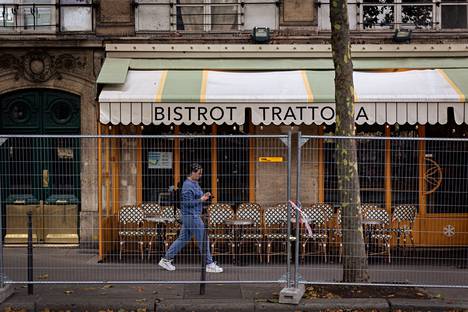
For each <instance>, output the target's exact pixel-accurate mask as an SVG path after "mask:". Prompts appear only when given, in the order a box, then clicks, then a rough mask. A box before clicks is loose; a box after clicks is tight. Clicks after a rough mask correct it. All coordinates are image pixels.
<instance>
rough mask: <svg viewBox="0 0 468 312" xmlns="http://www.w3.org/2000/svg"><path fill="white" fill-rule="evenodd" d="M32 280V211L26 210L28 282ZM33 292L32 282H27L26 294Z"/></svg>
mask: <svg viewBox="0 0 468 312" xmlns="http://www.w3.org/2000/svg"><path fill="white" fill-rule="evenodd" d="M32 281H33V244H32V211H31V210H29V211H28V282H32ZM33 293H34V289H33V284H32V283H28V295H32V294H33Z"/></svg>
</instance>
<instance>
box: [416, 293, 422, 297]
mask: <svg viewBox="0 0 468 312" xmlns="http://www.w3.org/2000/svg"><path fill="white" fill-rule="evenodd" d="M416 295H418V296H421V297H424V294H423V293H420V292H418V293H416Z"/></svg>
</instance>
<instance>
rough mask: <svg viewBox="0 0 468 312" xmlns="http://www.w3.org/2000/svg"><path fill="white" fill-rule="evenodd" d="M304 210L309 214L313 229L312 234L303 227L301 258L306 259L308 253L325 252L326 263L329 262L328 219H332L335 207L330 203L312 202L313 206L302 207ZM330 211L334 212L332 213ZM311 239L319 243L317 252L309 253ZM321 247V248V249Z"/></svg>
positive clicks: (309, 221)
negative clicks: (308, 247) (308, 246)
mask: <svg viewBox="0 0 468 312" xmlns="http://www.w3.org/2000/svg"><path fill="white" fill-rule="evenodd" d="M302 211H303V212H304V213H305V215H306V216H307V218H308V220H307V222H308V223H309V224H310V226H311V229H312V235H309V233H308V232H307V231H306V229H305V227H301V228H302V230H301V245H302V253H301V259H302V261H304V259H305V256H306V255H311V254H319V253H323V255H324V260H325V263H326V262H327V242H328V225H327V223H328V221H330V219H331V217H332V215H333V214H332V213H333V208H332V207H331V205H329V204H312V205H311V206H306V207H302ZM330 212H332V213H331V214H330ZM310 241H313V242H314V243H317V244H318V247H319V248H318V251H317V252H309V253H307V245H308V243H309V242H310ZM320 249H321V250H320Z"/></svg>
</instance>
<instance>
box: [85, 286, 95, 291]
mask: <svg viewBox="0 0 468 312" xmlns="http://www.w3.org/2000/svg"><path fill="white" fill-rule="evenodd" d="M82 289H83V290H87V291H90V290H96V287H84V288H82Z"/></svg>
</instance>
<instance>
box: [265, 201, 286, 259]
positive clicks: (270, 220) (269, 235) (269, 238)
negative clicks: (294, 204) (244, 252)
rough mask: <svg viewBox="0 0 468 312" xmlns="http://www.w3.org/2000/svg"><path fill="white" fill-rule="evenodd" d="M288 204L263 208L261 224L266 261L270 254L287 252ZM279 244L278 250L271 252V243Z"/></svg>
mask: <svg viewBox="0 0 468 312" xmlns="http://www.w3.org/2000/svg"><path fill="white" fill-rule="evenodd" d="M287 218H288V205H287V204H279V205H277V206H276V207H270V208H267V209H265V211H264V214H263V225H264V233H265V240H266V248H267V250H266V254H267V263H270V257H271V256H272V255H285V254H287V249H286V248H287V240H288V227H287ZM278 244H279V245H281V249H280V251H278V252H276V253H273V252H272V247H273V245H278Z"/></svg>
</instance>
